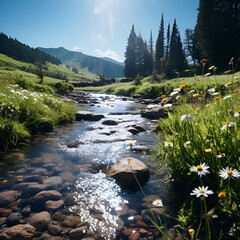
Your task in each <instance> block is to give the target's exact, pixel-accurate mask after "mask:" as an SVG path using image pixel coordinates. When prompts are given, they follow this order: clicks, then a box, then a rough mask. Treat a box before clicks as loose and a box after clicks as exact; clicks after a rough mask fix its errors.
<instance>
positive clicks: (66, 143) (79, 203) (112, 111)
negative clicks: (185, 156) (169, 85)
mask: <svg viewBox="0 0 240 240" xmlns="http://www.w3.org/2000/svg"><path fill="white" fill-rule="evenodd" d="M71 99H72V100H73V101H75V102H77V103H78V104H79V106H80V107H79V111H80V110H81V111H88V112H91V113H94V115H102V118H99V119H94V120H88V119H77V120H79V121H77V122H75V123H74V124H73V125H71V126H68V127H63V128H59V129H56V130H55V132H54V133H52V134H49V135H48V136H44V137H42V138H38V139H37V140H36V141H35V142H33V143H32V144H30V145H29V146H27V147H25V148H24V149H23V150H20V151H19V152H17V153H11V154H10V153H8V154H2V155H1V158H2V159H3V161H1V165H0V173H1V174H0V239H3V240H5V239H13V240H14V239H17V240H21V239H23V240H24V239H34V240H37V239H41V240H45V239H50V240H61V239H66V240H67V239H85V240H91V239H109V240H110V239H111V240H112V239H121V240H123V239H132V240H133V239H142V240H144V239H161V234H160V232H159V231H158V230H157V229H156V228H155V227H154V226H153V225H152V222H151V220H150V219H153V218H155V219H156V221H158V220H157V219H161V221H163V222H165V221H166V219H165V218H163V215H162V214H163V213H164V212H165V211H166V206H167V204H168V200H169V199H168V197H169V195H167V194H168V192H167V186H166V184H165V185H164V186H160V187H159V185H157V184H159V180H158V179H156V178H155V177H154V169H151V166H150V167H149V168H150V172H151V177H150V178H149V180H148V181H147V183H145V184H144V185H143V191H144V194H145V195H144V194H143V192H142V191H141V190H140V189H139V188H134V189H128V188H127V189H126V188H121V187H120V186H119V185H118V184H117V183H116V181H115V179H113V178H112V177H110V176H106V174H105V171H106V169H108V168H109V167H110V166H112V165H113V164H115V163H117V162H118V161H119V160H120V159H122V158H124V157H129V156H131V157H134V158H137V159H140V160H141V161H142V162H145V163H146V164H147V161H148V159H149V155H148V154H149V152H151V151H152V150H153V147H154V144H155V143H156V139H155V138H154V134H153V133H152V131H151V127H150V126H152V125H150V122H149V120H146V119H144V118H142V117H141V114H140V111H141V108H143V106H141V107H139V106H140V105H139V106H135V104H136V103H134V104H133V101H132V100H131V99H127V98H120V99H119V98H115V97H112V96H108V95H94V96H91V95H89V94H85V93H73V94H72V96H71ZM138 104H139V103H138ZM82 113H83V112H82ZM152 124H154V121H153V122H152ZM129 162H130V161H129ZM164 178H166V176H163V182H164ZM157 199H161V200H163V203H164V204H163V206H162V205H161V206H158V205H157V206H156V205H153V204H152V203H153V202H154V200H157ZM157 216H158V217H157ZM169 235H173V233H172V232H171V231H169ZM172 239H174V238H173V237H172Z"/></svg>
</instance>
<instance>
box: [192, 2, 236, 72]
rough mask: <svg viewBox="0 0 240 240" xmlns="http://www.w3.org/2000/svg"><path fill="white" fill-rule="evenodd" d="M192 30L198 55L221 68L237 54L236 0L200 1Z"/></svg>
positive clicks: (224, 67) (223, 69) (226, 66)
mask: <svg viewBox="0 0 240 240" xmlns="http://www.w3.org/2000/svg"><path fill="white" fill-rule="evenodd" d="M195 33H196V39H197V41H198V43H199V46H200V48H201V51H202V58H207V59H208V62H209V63H210V64H213V65H215V66H217V68H218V71H225V70H226V69H227V68H228V63H229V60H230V59H231V58H232V57H233V58H234V62H235V63H236V62H237V59H238V57H239V53H240V1H239V0H231V1H229V0H212V1H208V0H200V1H199V8H198V17H197V24H196V27H195ZM239 67H240V66H239Z"/></svg>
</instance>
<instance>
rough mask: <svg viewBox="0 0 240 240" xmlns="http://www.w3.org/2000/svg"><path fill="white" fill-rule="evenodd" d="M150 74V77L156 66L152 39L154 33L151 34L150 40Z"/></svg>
mask: <svg viewBox="0 0 240 240" xmlns="http://www.w3.org/2000/svg"><path fill="white" fill-rule="evenodd" d="M148 50H149V72H148V75H150V74H151V73H152V71H153V65H154V52H153V37H152V31H151V33H150V40H149V48H148Z"/></svg>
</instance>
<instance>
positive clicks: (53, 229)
mask: <svg viewBox="0 0 240 240" xmlns="http://www.w3.org/2000/svg"><path fill="white" fill-rule="evenodd" d="M61 231H62V228H61V226H60V225H59V224H58V223H57V222H55V221H51V222H50V224H49V225H48V232H49V233H50V234H52V235H54V236H55V235H59V234H60V232H61Z"/></svg>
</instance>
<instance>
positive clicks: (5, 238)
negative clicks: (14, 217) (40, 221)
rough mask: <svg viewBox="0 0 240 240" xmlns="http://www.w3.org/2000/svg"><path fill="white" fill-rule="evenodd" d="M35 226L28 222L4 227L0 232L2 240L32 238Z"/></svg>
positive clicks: (26, 239) (25, 239)
mask: <svg viewBox="0 0 240 240" xmlns="http://www.w3.org/2000/svg"><path fill="white" fill-rule="evenodd" d="M35 232H36V228H35V227H33V226H31V225H30V224H18V225H15V226H13V227H11V228H8V229H6V230H5V231H4V232H2V233H1V234H0V239H2V240H28V239H29V240H30V239H32V238H33V236H34V233H35Z"/></svg>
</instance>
